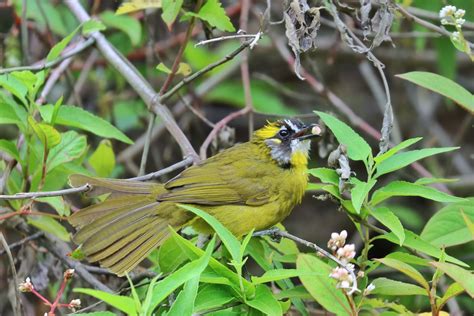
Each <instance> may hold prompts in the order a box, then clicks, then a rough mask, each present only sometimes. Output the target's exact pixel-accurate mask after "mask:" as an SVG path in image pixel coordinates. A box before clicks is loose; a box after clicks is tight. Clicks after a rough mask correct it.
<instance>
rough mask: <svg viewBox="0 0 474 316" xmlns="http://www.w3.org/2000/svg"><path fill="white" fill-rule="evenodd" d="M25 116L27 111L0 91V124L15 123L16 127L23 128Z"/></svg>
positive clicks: (24, 126)
mask: <svg viewBox="0 0 474 316" xmlns="http://www.w3.org/2000/svg"><path fill="white" fill-rule="evenodd" d="M0 77H1V76H0ZM0 80H1V79H0ZM0 85H1V83H0ZM26 118H27V113H26V111H25V109H24V108H23V107H22V106H21V105H18V104H16V102H15V101H14V100H13V99H11V98H10V97H7V96H6V95H4V94H3V93H1V92H0V124H16V125H17V126H18V128H20V129H21V130H25V128H26V125H25V122H26Z"/></svg>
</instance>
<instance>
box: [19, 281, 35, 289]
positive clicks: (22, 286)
mask: <svg viewBox="0 0 474 316" xmlns="http://www.w3.org/2000/svg"><path fill="white" fill-rule="evenodd" d="M34 289H35V287H34V286H33V283H31V280H30V278H26V280H25V282H21V283H20V284H19V285H18V290H19V291H20V292H24V293H26V292H32V291H33V290H34Z"/></svg>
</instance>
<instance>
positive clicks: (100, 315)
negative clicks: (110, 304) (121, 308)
mask: <svg viewBox="0 0 474 316" xmlns="http://www.w3.org/2000/svg"><path fill="white" fill-rule="evenodd" d="M74 316H117V314H115V313H112V312H109V311H100V312H92V313H74Z"/></svg>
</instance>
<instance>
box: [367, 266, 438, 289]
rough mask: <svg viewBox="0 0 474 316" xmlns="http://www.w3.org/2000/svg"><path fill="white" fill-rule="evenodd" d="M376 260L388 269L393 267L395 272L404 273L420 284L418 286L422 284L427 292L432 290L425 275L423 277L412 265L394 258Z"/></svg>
mask: <svg viewBox="0 0 474 316" xmlns="http://www.w3.org/2000/svg"><path fill="white" fill-rule="evenodd" d="M375 260H376V261H378V262H381V263H383V264H384V265H386V266H388V267H391V268H393V269H395V270H398V271H400V272H402V273H403V274H405V275H407V276H408V277H409V278H411V279H412V280H415V281H416V282H418V284H420V285H421V286H422V287H423V288H424V289H426V290H427V291H428V290H429V289H430V285H429V284H428V281H426V280H425V278H424V277H423V275H421V273H420V272H418V270H416V269H415V268H413V267H412V266H411V265H409V264H407V263H405V262H402V261H399V260H396V259H393V258H382V259H375Z"/></svg>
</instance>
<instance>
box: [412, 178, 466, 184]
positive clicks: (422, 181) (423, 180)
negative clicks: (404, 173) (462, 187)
mask: <svg viewBox="0 0 474 316" xmlns="http://www.w3.org/2000/svg"><path fill="white" fill-rule="evenodd" d="M457 181H459V179H447V178H419V179H418V180H416V181H415V182H414V183H415V184H420V185H427V184H433V183H451V182H457Z"/></svg>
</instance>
